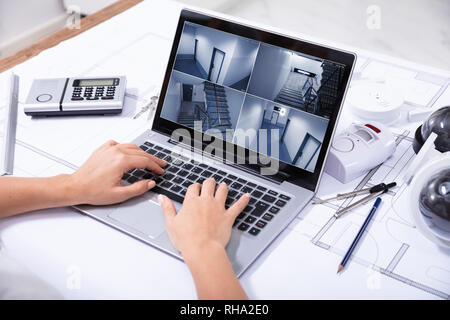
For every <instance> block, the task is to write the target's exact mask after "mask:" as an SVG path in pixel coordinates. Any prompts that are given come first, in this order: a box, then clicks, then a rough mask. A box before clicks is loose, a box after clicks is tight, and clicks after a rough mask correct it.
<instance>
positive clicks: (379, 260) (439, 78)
mask: <svg viewBox="0 0 450 320" xmlns="http://www.w3.org/2000/svg"><path fill="white" fill-rule="evenodd" d="M179 11H180V6H179V4H176V3H173V2H170V1H144V2H143V3H141V4H139V5H137V6H136V7H134V8H132V9H130V10H128V11H126V12H124V13H122V14H120V15H118V16H116V17H114V18H112V19H110V20H108V21H106V22H105V23H102V24H100V25H99V26H97V27H95V28H93V29H91V30H88V31H86V32H85V33H83V34H81V35H79V36H78V37H76V38H73V39H70V40H67V41H65V42H63V43H61V44H60V45H58V46H56V47H54V48H51V49H48V50H46V51H45V52H43V53H41V54H40V55H39V56H37V57H35V58H33V59H30V60H29V61H27V62H25V63H23V64H21V65H18V66H16V67H15V68H14V71H15V72H16V73H18V74H19V75H20V76H21V88H20V90H21V93H20V98H19V100H20V101H24V100H25V97H26V94H27V92H28V89H29V86H30V84H31V81H32V79H33V78H35V77H58V76H61V77H65V76H68V75H70V76H72V75H74V74H76V75H80V76H82V75H106V74H120V73H122V74H126V75H127V78H128V81H129V83H128V87H129V90H128V91H127V102H126V107H125V109H124V113H123V114H122V115H121V116H112V117H75V118H67V119H61V118H58V119H54V118H49V119H30V118H29V117H26V116H25V115H24V114H23V110H20V111H19V112H20V113H21V114H20V116H19V127H18V142H17V144H16V161H15V175H17V176H49V175H54V174H58V173H63V172H73V170H74V169H76V167H77V166H79V165H80V164H81V163H82V162H83V161H84V160H85V159H86V158H87V156H88V155H89V154H90V152H91V151H92V150H93V149H94V148H95V147H97V146H98V145H100V144H101V143H103V142H104V141H105V140H107V139H109V138H114V139H117V140H118V141H123V142H124V141H129V140H132V138H133V137H135V136H137V134H138V133H140V132H142V131H143V130H145V129H146V128H148V127H149V126H150V122H148V121H146V118H147V115H145V116H142V117H140V118H139V119H137V120H132V117H133V115H134V114H135V113H136V112H137V111H138V110H139V109H140V108H141V107H142V106H143V105H144V104H145V102H146V101H148V99H149V97H150V96H151V95H153V94H154V93H155V92H157V91H158V90H159V86H160V85H161V80H162V77H163V72H164V70H165V67H166V64H167V59H168V53H169V50H170V46H171V41H172V37H173V34H174V31H175V28H176V22H177V19H178V15H179ZM297 36H298V37H301V38H305V39H309V40H312V41H315V42H323V41H320V39H311V37H308V36H307V35H301V34H297ZM328 44H329V45H333V46H336V47H341V48H344V47H343V46H341V45H339V44H330V43H328ZM344 49H348V50H351V51H354V52H357V53H358V55H359V60H358V63H357V66H356V69H355V76H354V78H353V80H360V79H366V78H367V79H373V78H377V79H379V78H380V77H381V78H384V80H386V78H393V79H394V80H397V82H398V80H399V79H407V80H405V81H400V82H401V85H404V86H409V87H405V91H406V92H408V94H407V96H408V100H409V101H408V103H406V106H405V110H411V109H414V108H429V109H430V110H434V109H437V108H438V107H441V106H443V105H449V104H450V89H449V82H450V74H449V72H448V71H442V70H436V69H432V68H428V67H426V66H420V65H416V64H414V63H410V62H406V61H401V60H398V59H393V58H390V57H386V56H380V55H377V54H374V53H370V52H365V51H363V50H359V49H355V48H348V47H347V48H344ZM391 80H392V79H391ZM405 83H406V84H405ZM413 88H415V89H413ZM417 90H418V91H419V92H420V93H421V94H420V95H419V96H418V95H417V94H414V92H416V91H417ZM423 97H428V98H426V99H425V98H423ZM1 98H2V97H0V100H1ZM424 99H425V100H424ZM422 100H424V101H422ZM0 102H1V101H0ZM352 120H355V117H354V116H352V115H351V112H350V110H349V108H348V107H347V106H346V107H344V112H343V115H342V118H341V120H340V122H339V129H338V131H340V130H342V129H343V128H345V127H346V126H347V125H348V124H349V123H350V122H351V121H352ZM356 120H357V119H356ZM419 124H420V122H418V123H412V124H411V123H408V122H407V121H405V120H402V119H400V120H399V121H397V122H396V123H395V124H394V126H393V127H392V129H393V130H394V131H396V132H398V133H404V138H405V139H403V140H402V143H401V144H399V147H398V148H397V149H398V155H396V156H397V157H398V161H396V163H395V164H392V163H391V164H392V165H391V166H389V164H386V167H387V168H389V170H388V171H389V172H394V171H395V172H397V173H396V176H395V178H397V177H398V176H399V174H400V173H401V172H402V169H403V167H401V168H399V165H398V163H403V165H406V164H407V163H408V161H409V160H410V159H411V157H412V155H411V150H410V142H411V139H410V138H411V136H412V134H413V132H414V129H415V128H416V127H417V126H418V125H419ZM405 130H407V131H405ZM405 132H406V133H405ZM408 155H409V158H408V159H409V160H407V161H403V160H402V159H404V158H406V157H407V156H408ZM402 161H403V162H402ZM391 162H393V161H391ZM385 169H386V168H385ZM391 169H392V170H391ZM396 170H397V171H396ZM381 171H382V170H381ZM381 171H380V172H381ZM387 175H388V173H386V174H385V175H383V176H382V175H381V173H380V176H379V177H378V179H382V178H386V177H387ZM375 176H376V175H375ZM374 179H375V178H371V180H370V181H368V182H367V181H365V182H364V183H369V184H370V183H375V180H374ZM360 180H361V179H359V180H358V181H356V182H352V183H350V184H348V185H345V186H344V185H342V184H340V183H339V182H337V181H336V180H334V179H333V178H332V177H330V176H328V175H326V174H325V175H324V177H323V179H322V182H321V186H320V190H319V194H331V193H336V192H342V191H344V189H345V190H349V189H352V188H354V187H355V186H356V185H357V184H358V183H360ZM380 182H381V181H380ZM402 188H403V189H402ZM405 188H406V187H405V186H401V187H400V188H399V189H398V191H402V192H397V195H393V196H392V199H391V200H390V203H391V206H390V207H389V208H386V210H384V211H383V214H380V218H378V219H376V221H375V222H374V223H373V225H372V227H371V229H370V234H371V237H370V239H372V240H370V239H368V240H367V241H365V245H364V246H362V247H361V249H359V250H358V252H357V253H356V257H355V258H354V259H353V260H352V262H351V263H350V264H349V265H348V267H347V269H346V271H345V272H343V273H342V274H341V275H339V276H337V275H336V268H337V265H338V264H339V262H340V260H341V258H342V255H343V254H344V252H345V249H346V248H347V247H348V244H349V241H351V239H352V237H353V236H354V233H353V231H352V230H353V229H355V230H356V231H357V228H358V227H359V225H360V224H361V222H362V218H363V217H364V214H365V213H366V212H367V211H368V210H365V209H364V208H362V209H360V210H361V211H359V212H360V213H361V214H359V212H358V211H356V212H352V213H349V214H348V215H347V216H346V218H345V219H344V218H342V219H339V221H340V222H339V223H334V224H333V225H332V226H330V227H329V228H328V229H327V231H326V232H323V231H322V230H323V226H325V225H326V224H327V221H329V219H330V217H331V216H332V214H333V212H334V210H335V209H336V208H335V207H333V206H326V205H325V206H315V207H312V206H308V207H307V208H306V209H305V210H304V211H303V212H302V213H301V214H299V216H298V218H297V219H295V220H294V221H293V222H292V223H291V225H290V226H289V227H288V228H287V229H286V230H285V231H283V232H282V233H281V235H280V236H279V237H278V238H277V239H276V240H275V241H274V243H273V244H272V245H271V246H270V247H269V248H268V249H267V250H266V251H265V252H264V253H263V254H262V255H261V256H260V257H259V258H258V259H257V260H256V262H255V263H254V264H253V265H252V266H251V267H250V268H249V269H248V270H247V271H246V272H245V273H244V274H243V276H242V277H241V283H242V285H243V287H244V289H245V290H246V292H247V293H248V295H249V296H250V298H254V299H284V298H285V299H291V298H292V299H297V298H325V299H328V298H331V299H332V298H339V299H340V298H356V299H362V298H369V299H389V298H411V299H439V298H444V299H448V298H449V294H450V269H449V266H450V253H449V252H446V251H443V250H440V249H438V248H436V247H435V246H434V245H433V244H431V243H429V242H428V240H426V239H425V238H424V237H422V236H421V235H420V234H419V233H418V231H417V230H415V228H414V225H413V224H412V223H411V221H412V220H411V218H410V217H408V212H407V210H405V208H404V207H401V208H400V210H395V209H396V206H398V205H401V204H404V202H405V200H404V198H402V194H404V192H403V191H405ZM406 191H407V190H406ZM404 211H406V212H404ZM341 220H342V222H341ZM349 230H350V231H351V232H350V231H349ZM405 239H406V240H405ZM0 240H1V241H2V246H3V249H5V250H6V252H7V253H8V254H9V255H11V256H12V257H13V258H15V259H16V260H17V261H19V262H21V263H22V264H24V265H25V266H27V267H28V268H30V269H31V270H32V271H33V272H34V273H36V274H37V275H38V276H39V277H40V278H42V279H43V280H45V281H47V282H48V283H49V284H51V285H52V286H54V287H55V288H56V289H57V290H59V291H60V292H61V294H62V295H63V296H64V297H65V298H68V299H77V298H87V299H105V298H106V299H107V298H118V299H128V298H145V299H166V298H167V299H195V298H196V293H195V288H194V284H193V282H192V280H191V277H190V274H189V271H188V269H187V267H186V266H185V264H184V263H183V262H182V261H179V260H177V259H174V258H172V257H170V256H168V255H167V254H165V253H162V252H160V251H158V250H157V249H155V248H153V247H151V246H148V245H146V244H143V243H141V242H139V241H137V240H135V239H133V238H131V237H129V236H127V235H125V234H123V233H121V232H118V231H116V230H114V229H112V228H110V227H108V226H106V225H104V224H102V223H99V222H97V221H94V220H92V219H90V218H88V217H86V216H83V215H81V214H79V213H78V212H76V211H75V210H73V209H71V208H57V209H51V210H41V211H38V212H32V213H28V214H24V215H21V216H17V217H13V218H8V219H4V220H3V221H0ZM394 260H395V261H396V263H395V265H394V266H392V263H391V262H392V261H394Z"/></svg>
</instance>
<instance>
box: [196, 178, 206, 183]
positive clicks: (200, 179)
mask: <svg viewBox="0 0 450 320" xmlns="http://www.w3.org/2000/svg"><path fill="white" fill-rule="evenodd" d="M205 180H206V179H205V178H202V177H200V178H198V179H197V183H200V184H202V183H203V182H204V181H205Z"/></svg>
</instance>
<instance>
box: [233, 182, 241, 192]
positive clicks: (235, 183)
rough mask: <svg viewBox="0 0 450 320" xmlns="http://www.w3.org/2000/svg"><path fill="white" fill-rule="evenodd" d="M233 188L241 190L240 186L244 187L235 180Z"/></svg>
mask: <svg viewBox="0 0 450 320" xmlns="http://www.w3.org/2000/svg"><path fill="white" fill-rule="evenodd" d="M231 187H232V188H234V189H237V190H239V189H240V188H242V184H240V183H238V182H234V183H233V184H232V185H231Z"/></svg>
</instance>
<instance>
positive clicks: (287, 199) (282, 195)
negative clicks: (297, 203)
mask: <svg viewBox="0 0 450 320" xmlns="http://www.w3.org/2000/svg"><path fill="white" fill-rule="evenodd" d="M280 198H281V199H283V200H286V201H289V200H291V197H288V196H287V195H284V194H280Z"/></svg>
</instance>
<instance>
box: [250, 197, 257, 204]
mask: <svg viewBox="0 0 450 320" xmlns="http://www.w3.org/2000/svg"><path fill="white" fill-rule="evenodd" d="M255 202H256V199H255V198H252V197H250V200H248V204H254V203H255Z"/></svg>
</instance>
